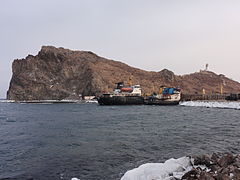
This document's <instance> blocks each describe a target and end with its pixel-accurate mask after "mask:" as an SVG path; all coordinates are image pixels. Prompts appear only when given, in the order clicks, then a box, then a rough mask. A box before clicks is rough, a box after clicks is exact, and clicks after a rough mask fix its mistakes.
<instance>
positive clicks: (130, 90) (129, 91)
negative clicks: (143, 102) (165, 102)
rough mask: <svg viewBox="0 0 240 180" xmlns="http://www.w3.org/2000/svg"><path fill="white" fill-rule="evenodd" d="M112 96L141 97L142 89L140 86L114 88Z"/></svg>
mask: <svg viewBox="0 0 240 180" xmlns="http://www.w3.org/2000/svg"><path fill="white" fill-rule="evenodd" d="M113 94H114V95H117V96H141V95H142V89H141V87H140V85H134V86H131V87H127V88H124V87H122V88H120V89H118V88H116V89H114V91H113Z"/></svg>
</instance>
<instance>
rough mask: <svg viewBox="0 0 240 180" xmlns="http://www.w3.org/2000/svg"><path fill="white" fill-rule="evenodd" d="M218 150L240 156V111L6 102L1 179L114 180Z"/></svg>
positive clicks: (0, 108) (0, 126)
mask: <svg viewBox="0 0 240 180" xmlns="http://www.w3.org/2000/svg"><path fill="white" fill-rule="evenodd" d="M212 152H233V153H239V152H240V110H234V109H217V108H204V107H184V106H172V107H167V106H99V105H97V104H14V103H0V179H4V178H9V179H14V180H15V179H16V180H18V179H19V180H24V179H34V180H55V179H56V180H58V179H63V180H70V179H71V178H73V177H77V178H79V179H81V180H98V179H99V180H100V179H101V180H112V179H113V180H115V179H120V178H121V176H122V175H123V174H124V173H125V172H126V171H127V170H130V169H132V168H134V167H137V166H139V165H141V164H143V163H147V162H162V161H165V160H167V159H169V158H172V157H175V158H178V157H182V156H185V155H189V154H202V153H212Z"/></svg>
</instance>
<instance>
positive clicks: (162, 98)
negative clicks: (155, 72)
mask: <svg viewBox="0 0 240 180" xmlns="http://www.w3.org/2000/svg"><path fill="white" fill-rule="evenodd" d="M180 100H181V89H179V88H165V87H161V88H160V91H159V94H155V95H152V96H149V97H147V98H146V99H145V101H144V104H146V105H178V104H179V102H180Z"/></svg>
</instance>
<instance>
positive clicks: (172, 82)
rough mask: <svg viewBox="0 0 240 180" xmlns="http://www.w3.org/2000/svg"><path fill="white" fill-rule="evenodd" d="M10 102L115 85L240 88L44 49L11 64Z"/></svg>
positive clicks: (215, 79) (218, 78)
mask: <svg viewBox="0 0 240 180" xmlns="http://www.w3.org/2000/svg"><path fill="white" fill-rule="evenodd" d="M12 71H13V75H12V79H11V82H10V87H9V90H8V92H7V99H9V100H18V101H19V100H20V101H21V100H48V99H52V100H54V99H57V100H60V99H79V98H80V96H81V95H98V94H100V93H102V92H109V91H112V89H113V88H114V87H115V83H116V82H120V81H124V82H125V83H127V81H128V79H129V77H132V82H133V84H140V85H141V86H142V89H143V92H144V93H152V92H153V91H155V92H157V91H158V88H159V86H160V85H165V86H179V87H181V88H182V89H183V92H185V93H196V92H197V93H201V92H202V88H205V90H206V93H212V92H219V91H220V87H219V86H220V84H221V83H223V84H224V92H226V93H229V92H239V90H240V84H239V83H238V82H235V81H232V80H230V79H228V78H226V77H224V76H223V75H217V74H215V73H213V72H206V71H203V72H199V73H194V74H190V75H184V76H176V75H175V74H174V73H173V72H171V71H169V70H167V69H164V70H162V71H160V72H148V71H144V70H140V69H137V68H133V67H130V66H128V65H126V64H124V63H121V62H118V61H113V60H108V59H105V58H102V57H99V56H97V55H96V54H94V53H92V52H88V51H71V50H68V49H64V48H55V47H52V46H43V47H42V49H41V51H40V52H39V53H38V54H37V55H36V56H32V55H29V56H27V57H26V58H25V59H21V60H14V62H13V64H12Z"/></svg>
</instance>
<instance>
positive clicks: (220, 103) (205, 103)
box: [180, 101, 240, 109]
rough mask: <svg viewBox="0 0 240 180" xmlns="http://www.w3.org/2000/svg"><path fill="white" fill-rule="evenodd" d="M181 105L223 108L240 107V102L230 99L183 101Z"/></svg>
mask: <svg viewBox="0 0 240 180" xmlns="http://www.w3.org/2000/svg"><path fill="white" fill-rule="evenodd" d="M180 105H181V106H191V107H208V108H224V109H240V102H239V101H236V102H232V101H183V102H180Z"/></svg>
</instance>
